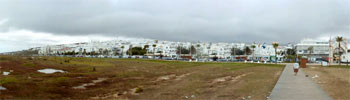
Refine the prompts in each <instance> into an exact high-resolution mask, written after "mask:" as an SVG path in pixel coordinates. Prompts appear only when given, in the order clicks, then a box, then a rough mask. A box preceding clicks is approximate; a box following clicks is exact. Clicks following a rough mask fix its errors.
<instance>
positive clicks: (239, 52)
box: [231, 47, 244, 56]
mask: <svg viewBox="0 0 350 100" xmlns="http://www.w3.org/2000/svg"><path fill="white" fill-rule="evenodd" d="M231 55H233V56H235V55H244V51H243V50H241V49H239V48H235V47H233V48H232V49H231Z"/></svg>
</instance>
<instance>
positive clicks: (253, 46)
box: [250, 44, 256, 60]
mask: <svg viewBox="0 0 350 100" xmlns="http://www.w3.org/2000/svg"><path fill="white" fill-rule="evenodd" d="M250 47H251V48H253V60H254V59H255V48H256V46H255V44H253V45H251V46H250Z"/></svg>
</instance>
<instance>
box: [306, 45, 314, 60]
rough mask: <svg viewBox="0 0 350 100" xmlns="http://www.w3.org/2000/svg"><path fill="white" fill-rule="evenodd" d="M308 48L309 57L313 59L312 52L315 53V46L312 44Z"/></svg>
mask: <svg viewBox="0 0 350 100" xmlns="http://www.w3.org/2000/svg"><path fill="white" fill-rule="evenodd" d="M307 50H308V51H309V59H310V60H311V54H312V53H313V51H314V47H313V46H310V47H308V48H307Z"/></svg>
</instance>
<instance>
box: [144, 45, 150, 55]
mask: <svg viewBox="0 0 350 100" xmlns="http://www.w3.org/2000/svg"><path fill="white" fill-rule="evenodd" d="M148 48H149V45H145V46H143V49H145V50H146V54H148V50H147V49H148Z"/></svg>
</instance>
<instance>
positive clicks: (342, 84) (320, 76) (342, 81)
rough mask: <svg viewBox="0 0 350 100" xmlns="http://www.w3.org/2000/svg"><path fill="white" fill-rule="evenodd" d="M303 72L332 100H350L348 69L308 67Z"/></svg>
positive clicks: (349, 69)
mask: <svg viewBox="0 0 350 100" xmlns="http://www.w3.org/2000/svg"><path fill="white" fill-rule="evenodd" d="M304 71H305V73H306V74H308V75H309V77H311V78H312V79H313V80H314V81H315V82H316V83H317V84H319V85H320V86H321V88H323V89H324V90H325V91H326V92H328V94H329V95H330V96H331V97H332V98H333V99H334V100H350V68H340V67H339V68H338V67H320V66H308V67H307V68H305V69H304Z"/></svg>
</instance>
